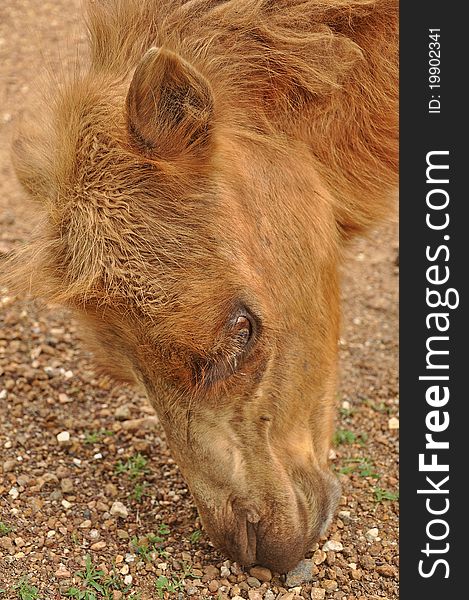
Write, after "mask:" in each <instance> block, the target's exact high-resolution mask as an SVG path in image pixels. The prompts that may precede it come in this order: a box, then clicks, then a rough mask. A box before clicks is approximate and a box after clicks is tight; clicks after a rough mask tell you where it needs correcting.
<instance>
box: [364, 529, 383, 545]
mask: <svg viewBox="0 0 469 600" xmlns="http://www.w3.org/2000/svg"><path fill="white" fill-rule="evenodd" d="M365 537H366V539H367V540H368V541H369V542H377V541H379V540H380V537H379V529H378V528H377V527H372V528H371V529H368V531H367V532H366V533H365Z"/></svg>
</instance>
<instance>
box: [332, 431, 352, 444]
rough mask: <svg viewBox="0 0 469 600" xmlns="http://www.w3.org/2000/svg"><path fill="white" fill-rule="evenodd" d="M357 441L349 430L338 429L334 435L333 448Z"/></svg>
mask: <svg viewBox="0 0 469 600" xmlns="http://www.w3.org/2000/svg"><path fill="white" fill-rule="evenodd" d="M356 439H357V436H356V435H355V434H354V433H353V431H350V430H349V429H338V430H337V431H336V432H335V434H334V440H333V441H334V446H339V445H340V444H353V443H354V442H355V441H356Z"/></svg>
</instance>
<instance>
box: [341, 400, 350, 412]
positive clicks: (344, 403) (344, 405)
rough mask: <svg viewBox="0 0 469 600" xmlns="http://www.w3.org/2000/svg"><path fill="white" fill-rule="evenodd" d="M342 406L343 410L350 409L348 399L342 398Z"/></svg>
mask: <svg viewBox="0 0 469 600" xmlns="http://www.w3.org/2000/svg"><path fill="white" fill-rule="evenodd" d="M342 408H343V409H344V410H350V402H348V400H344V401H343V402H342Z"/></svg>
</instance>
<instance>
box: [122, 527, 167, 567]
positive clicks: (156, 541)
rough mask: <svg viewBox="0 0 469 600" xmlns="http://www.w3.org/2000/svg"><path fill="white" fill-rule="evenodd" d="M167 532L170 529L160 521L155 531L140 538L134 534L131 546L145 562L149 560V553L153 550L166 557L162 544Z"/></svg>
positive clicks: (150, 557)
mask: <svg viewBox="0 0 469 600" xmlns="http://www.w3.org/2000/svg"><path fill="white" fill-rule="evenodd" d="M169 533H170V530H169V527H168V526H167V525H166V523H161V524H160V525H159V527H158V529H157V530H156V533H149V534H148V535H146V536H145V537H144V538H142V539H141V540H139V539H138V538H137V537H136V536H134V537H133V538H132V540H131V542H132V546H133V547H134V550H135V554H138V555H139V556H141V557H142V558H143V560H145V561H147V562H150V561H151V559H152V556H151V555H152V554H153V553H154V552H156V553H157V554H158V556H161V557H163V558H165V557H167V556H168V553H167V552H165V550H164V548H163V544H164V543H165V541H166V540H165V536H167V535H169Z"/></svg>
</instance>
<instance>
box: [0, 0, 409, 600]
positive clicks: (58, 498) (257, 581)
mask: <svg viewBox="0 0 469 600" xmlns="http://www.w3.org/2000/svg"><path fill="white" fill-rule="evenodd" d="M77 42H78V43H79V44H80V45H82V46H83V44H84V33H83V30H82V28H81V24H80V11H79V2H78V1H77V0H72V1H70V0H69V1H67V2H66V1H65V0H55V1H54V2H44V1H39V0H4V1H3V2H2V3H1V6H0V169H1V174H2V177H1V179H0V252H5V251H8V250H10V249H13V248H15V247H17V246H18V245H19V244H20V243H21V242H22V241H23V240H25V239H26V238H27V235H28V232H29V231H30V229H31V227H32V226H33V225H34V220H35V215H34V211H31V208H30V207H27V206H26V205H25V204H24V198H23V195H22V192H21V191H20V189H19V187H18V184H17V183H16V181H15V179H14V176H13V172H12V168H11V165H10V161H9V144H10V141H9V140H10V136H11V132H12V131H13V128H14V125H15V121H17V119H18V118H19V115H20V112H21V110H22V109H23V107H25V106H27V104H28V99H29V96H30V95H31V92H32V91H34V89H35V88H36V87H37V81H38V79H37V78H38V74H40V73H42V72H43V71H44V65H45V64H46V65H49V67H50V68H52V70H54V71H55V70H56V69H57V66H58V65H59V64H60V61H63V62H67V61H68V60H72V59H73V57H74V56H75V47H76V43H77ZM396 247H397V234H396V227H395V225H393V224H391V225H388V226H386V227H383V228H381V229H380V230H379V231H378V232H376V233H375V234H374V235H373V236H371V237H370V239H368V240H361V241H359V242H357V243H356V244H355V245H354V247H353V250H352V252H351V253H350V259H349V261H348V262H347V267H346V269H344V288H343V298H344V322H343V328H342V338H341V342H340V344H341V385H340V390H339V393H338V399H337V405H338V411H339V412H338V419H337V433H336V439H335V445H334V450H333V451H332V453H331V459H332V464H333V468H334V469H335V470H336V471H337V472H338V474H339V477H340V479H341V481H342V484H343V497H342V500H341V505H340V507H339V511H338V514H337V516H336V518H335V520H334V522H333V524H332V527H331V529H330V531H329V532H328V537H327V538H323V539H321V540H320V542H319V544H318V545H317V548H315V549H314V552H312V553H311V554H310V555H309V556H308V557H307V560H306V561H304V562H303V563H301V564H300V567H299V569H298V571H297V572H292V573H290V574H288V576H287V577H285V576H279V575H278V574H275V573H271V572H270V571H268V570H267V569H261V568H254V569H251V570H250V571H245V570H243V569H242V568H240V567H239V566H238V565H236V564H235V563H231V562H230V561H226V560H225V557H223V556H221V555H220V554H219V553H217V552H216V551H215V550H214V549H213V547H212V546H211V544H210V542H209V540H208V539H207V537H206V535H205V533H204V531H203V530H202V529H201V526H200V523H199V521H198V518H197V512H196V509H195V506H194V503H193V501H192V499H191V497H190V495H189V493H188V491H187V488H186V486H185V483H184V481H183V479H182V477H181V475H180V473H179V471H178V468H177V466H176V464H175V463H174V461H173V460H172V458H171V455H170V452H169V450H168V447H167V445H166V440H165V437H164V434H163V431H162V429H161V428H160V426H159V424H158V421H157V419H156V417H155V416H154V414H153V411H152V409H151V408H150V407H149V405H148V404H147V402H146V400H145V399H144V398H142V397H140V396H139V395H138V394H136V393H135V392H134V391H133V390H130V389H126V388H122V387H118V388H116V387H114V386H113V384H112V383H111V382H110V381H108V380H107V379H100V378H98V377H97V375H96V374H95V373H94V370H93V359H92V356H90V355H89V354H87V352H86V349H84V348H83V347H82V346H81V344H80V341H79V332H78V331H77V326H76V324H75V322H74V321H73V319H71V318H70V315H69V314H68V313H66V312H63V311H61V310H58V309H57V308H54V309H50V308H49V309H48V308H45V307H43V306H39V305H38V304H35V303H30V302H27V301H24V300H21V299H18V298H15V297H14V296H11V295H10V294H9V291H8V290H6V289H0V599H3V598H21V599H22V600H35V599H36V598H41V599H43V600H49V599H56V598H63V597H67V596H68V597H72V598H73V597H74V598H78V599H80V598H82V599H84V600H93V597H95V598H97V599H99V598H110V599H113V600H119V599H120V598H122V599H124V598H129V599H130V598H133V599H134V600H137V599H139V598H140V599H141V600H145V599H153V598H189V597H191V598H205V597H212V598H215V599H216V600H225V599H227V598H234V599H235V600H239V599H240V598H249V599H250V600H260V599H262V598H264V599H265V600H279V599H283V600H293V599H294V598H295V597H297V596H299V597H303V598H312V599H313V600H321V599H324V598H325V599H326V600H327V599H329V598H331V599H332V598H334V599H336V600H365V599H366V600H374V599H378V598H387V599H388V600H394V599H397V598H398V502H397V495H398V491H397V486H398V480H397V477H398V454H397V452H398V429H399V421H398V397H397V393H398V392H397V268H396V267H395V264H394V259H395V255H396ZM93 593H94V594H95V596H93Z"/></svg>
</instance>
